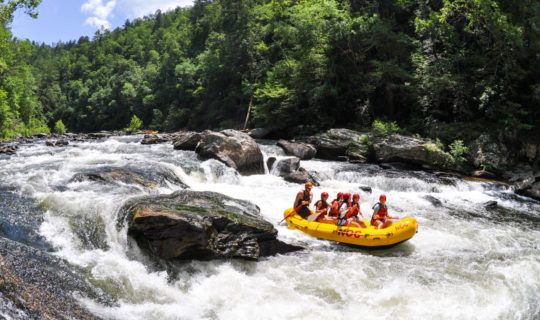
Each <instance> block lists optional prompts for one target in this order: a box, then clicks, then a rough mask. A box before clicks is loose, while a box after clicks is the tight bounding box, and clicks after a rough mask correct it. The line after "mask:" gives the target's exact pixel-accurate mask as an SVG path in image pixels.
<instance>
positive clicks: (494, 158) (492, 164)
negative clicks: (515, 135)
mask: <svg viewBox="0 0 540 320" xmlns="http://www.w3.org/2000/svg"><path fill="white" fill-rule="evenodd" d="M509 156H510V152H509V150H508V148H507V147H506V146H505V145H504V144H502V143H498V142H497V141H496V140H495V139H494V138H492V137H491V136H489V135H487V134H483V135H481V136H479V137H478V138H477V139H476V140H474V141H473V142H472V143H471V144H470V145H469V161H471V163H473V164H474V166H475V167H477V168H483V169H488V170H492V171H499V172H500V171H501V170H504V168H506V167H508V166H509V165H510V164H511V161H510V159H509Z"/></svg>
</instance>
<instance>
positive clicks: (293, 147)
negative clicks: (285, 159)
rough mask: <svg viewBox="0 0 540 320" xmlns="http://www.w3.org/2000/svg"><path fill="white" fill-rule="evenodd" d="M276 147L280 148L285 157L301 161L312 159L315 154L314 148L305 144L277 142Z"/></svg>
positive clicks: (285, 141)
mask: <svg viewBox="0 0 540 320" xmlns="http://www.w3.org/2000/svg"><path fill="white" fill-rule="evenodd" d="M277 145H278V146H279V147H281V148H282V149H283V150H284V151H285V153H286V154H287V155H290V156H295V157H298V158H300V159H301V160H309V159H313V157H314V156H315V154H316V153H317V150H316V149H315V147H314V146H312V145H310V144H307V143H302V142H289V141H287V140H279V141H278V142H277Z"/></svg>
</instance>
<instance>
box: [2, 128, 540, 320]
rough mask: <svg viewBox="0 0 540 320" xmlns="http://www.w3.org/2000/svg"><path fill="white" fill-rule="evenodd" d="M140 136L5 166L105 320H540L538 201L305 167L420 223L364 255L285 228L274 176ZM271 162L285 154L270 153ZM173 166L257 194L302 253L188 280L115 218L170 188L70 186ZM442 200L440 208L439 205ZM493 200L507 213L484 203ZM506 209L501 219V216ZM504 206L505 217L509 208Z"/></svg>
mask: <svg viewBox="0 0 540 320" xmlns="http://www.w3.org/2000/svg"><path fill="white" fill-rule="evenodd" d="M141 138H142V137H141V136H126V137H113V138H109V139H107V140H103V141H98V142H72V143H71V145H69V146H67V147H61V148H51V147H46V146H45V145H44V144H43V143H42V142H41V143H36V144H30V145H28V146H23V147H21V148H20V149H19V151H18V153H17V154H16V155H13V156H11V157H9V158H7V157H4V158H0V184H1V185H4V186H9V187H13V188H15V190H16V191H17V192H18V193H20V194H23V195H27V196H29V197H31V198H33V199H35V201H36V202H37V203H39V205H40V206H41V207H42V208H44V209H45V210H46V216H45V221H44V223H43V224H42V225H41V227H40V230H39V232H40V234H41V235H43V236H44V237H45V238H46V239H47V240H48V241H49V242H50V243H51V244H52V246H53V247H54V249H55V254H56V255H57V256H59V257H61V258H63V259H65V260H67V261H68V262H69V263H71V264H73V265H75V266H78V267H80V268H81V270H83V271H84V274H85V276H86V277H87V278H88V279H89V280H90V282H91V283H93V284H94V285H96V286H98V287H100V288H102V289H103V290H104V291H105V292H108V293H109V294H111V295H112V296H113V297H114V298H115V299H116V302H115V303H114V304H112V305H103V304H100V303H98V302H96V301H93V300H91V299H88V298H80V299H81V301H82V303H83V304H84V305H85V306H86V307H87V308H88V309H89V310H90V311H91V312H92V313H94V314H95V315H97V316H98V317H102V318H106V319H126V320H128V319H129V320H133V319H160V320H164V319H231V320H238V319H332V320H335V319H377V320H380V319H535V318H536V319H538V318H539V317H540V228H539V221H540V204H539V203H538V202H535V201H532V200H529V199H525V198H522V197H519V196H515V195H514V194H513V192H512V191H511V190H509V189H507V188H506V187H504V186H497V185H495V184H491V183H483V182H474V181H465V180H457V179H439V178H437V177H436V176H434V175H432V174H428V173H423V172H405V171H393V170H383V169H381V168H379V167H378V166H374V165H354V164H345V163H339V162H329V161H319V160H312V161H302V166H303V167H304V168H306V169H307V170H310V171H315V172H316V173H317V175H318V177H319V178H320V180H321V181H320V182H321V186H320V187H315V188H314V193H315V195H316V196H317V197H318V195H319V194H320V192H321V191H328V192H329V193H330V194H331V197H332V196H334V195H335V194H336V193H337V192H338V191H347V192H358V191H360V190H359V185H367V186H370V187H372V188H373V192H372V193H366V192H363V191H360V193H361V196H362V211H363V212H364V213H365V214H367V216H370V215H371V212H370V208H371V206H372V205H373V204H374V203H375V201H376V199H377V198H378V196H379V194H380V193H382V192H384V193H386V194H387V196H388V204H389V208H390V212H391V213H393V214H396V215H399V216H406V215H407V216H408V215H411V216H414V217H416V218H417V220H418V221H419V224H420V227H419V232H418V234H417V235H416V236H415V237H414V238H412V239H411V240H409V241H408V242H406V243H404V244H401V245H399V246H396V247H394V248H391V249H388V250H380V251H366V250H361V249H356V248H352V247H349V246H343V245H339V244H336V243H331V242H327V241H322V240H317V239H315V238H312V237H309V236H307V235H305V234H303V233H301V232H299V231H295V230H288V229H287V227H286V226H284V225H277V222H278V221H280V220H281V219H282V217H283V216H282V214H283V211H284V210H285V209H286V208H288V207H290V206H291V205H292V202H293V200H294V196H295V193H296V192H297V191H299V190H300V186H299V185H297V184H291V183H288V182H285V181H284V180H283V179H282V178H280V177H278V176H275V175H272V174H265V175H254V176H240V175H238V174H237V173H236V172H235V171H234V170H232V169H230V168H227V167H225V166H224V165H222V164H221V163H219V162H217V161H215V160H209V161H204V162H202V161H200V160H198V159H197V157H196V155H195V153H194V152H187V151H176V150H173V148H172V145H170V144H160V145H151V146H147V145H141V144H140V143H139V141H140V139H141ZM261 147H262V149H263V150H264V152H265V153H266V155H267V156H271V155H272V156H278V157H280V156H283V154H282V153H280V149H279V148H277V147H276V146H272V145H262V146H261ZM127 165H129V166H134V167H137V168H140V169H142V170H148V171H152V170H154V168H157V167H160V168H166V169H169V170H172V171H173V172H174V173H175V174H176V175H177V176H178V177H179V178H180V179H181V180H183V181H184V182H185V183H186V184H187V185H189V186H190V187H191V188H192V189H194V190H211V191H216V192H220V193H223V194H226V195H228V196H232V197H236V198H240V199H245V200H250V201H252V202H254V203H256V204H257V205H258V206H259V207H260V208H261V214H262V217H263V218H264V219H266V220H268V221H270V222H271V223H273V224H274V225H275V227H276V228H277V230H278V231H279V239H281V240H282V241H284V242H288V243H292V244H297V245H301V246H303V247H305V248H306V250H304V251H300V252H295V253H292V254H288V255H281V256H275V257H269V258H264V259H262V260H261V261H259V262H247V261H211V262H199V261H193V262H187V263H185V264H184V265H183V266H182V267H181V269H180V271H179V272H178V274H170V273H167V272H166V271H164V270H163V269H160V268H159V267H156V266H155V265H153V264H152V263H151V262H149V261H148V259H146V258H145V257H144V255H143V254H141V253H138V252H137V251H136V250H134V249H130V242H129V241H128V238H127V235H126V230H125V228H122V229H121V230H118V228H117V226H116V224H117V221H116V214H117V210H118V209H119V207H120V206H121V205H122V203H123V202H124V201H125V200H127V199H128V198H130V197H133V196H137V195H142V194H148V193H171V192H173V191H174V190H176V189H179V188H180V186H177V185H174V184H172V183H169V184H168V185H166V186H162V187H159V188H154V189H152V188H144V187H140V186H134V185H129V184H124V185H120V186H112V185H106V184H105V185H104V184H101V183H97V182H92V181H83V182H70V180H71V178H72V177H73V176H74V175H75V174H77V173H80V172H83V171H84V170H88V169H92V168H96V167H99V166H115V167H125V166H127ZM437 200H438V201H440V204H438V202H437ZM493 200H494V201H497V202H498V208H499V209H500V210H502V211H489V210H486V209H485V208H484V204H485V203H486V202H487V201H493ZM497 212H499V213H497ZM500 212H503V213H500Z"/></svg>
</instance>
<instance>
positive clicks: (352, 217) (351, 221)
mask: <svg viewBox="0 0 540 320" xmlns="http://www.w3.org/2000/svg"><path fill="white" fill-rule="evenodd" d="M360 217H361V218H360ZM364 219H365V218H364V215H363V214H362V211H360V194H358V193H355V194H353V197H352V202H351V203H350V204H349V207H348V208H347V210H344V211H341V213H340V216H339V220H338V225H340V226H349V227H357V228H367V225H366V224H365V223H364Z"/></svg>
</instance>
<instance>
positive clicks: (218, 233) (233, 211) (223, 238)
mask: <svg viewBox="0 0 540 320" xmlns="http://www.w3.org/2000/svg"><path fill="white" fill-rule="evenodd" d="M120 212H121V214H120V219H121V222H122V221H125V220H127V223H128V233H129V235H130V236H131V237H133V238H134V239H135V240H136V241H137V243H138V244H139V246H140V247H141V248H143V249H145V250H146V251H147V252H149V253H150V254H151V255H152V256H155V257H158V258H161V259H165V260H175V259H201V260H207V259H222V258H240V259H248V260H257V259H259V258H260V257H264V256H268V255H273V254H278V253H287V252H291V251H295V250H299V249H300V248H298V247H296V246H292V245H288V244H285V243H283V242H281V241H279V240H277V239H276V236H277V230H276V229H275V228H274V227H273V226H272V224H271V223H269V222H266V221H265V220H263V219H262V218H261V217H260V215H259V208H258V207H257V206H255V205H254V204H253V203H251V202H248V201H244V200H237V199H234V198H230V197H227V196H225V195H222V194H219V193H215V192H197V191H190V190H183V191H177V192H175V193H173V194H170V195H159V196H145V197H140V198H135V199H132V200H130V201H128V202H127V203H126V204H125V205H124V206H123V208H122V209H121V211H120ZM121 225H123V223H121Z"/></svg>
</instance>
